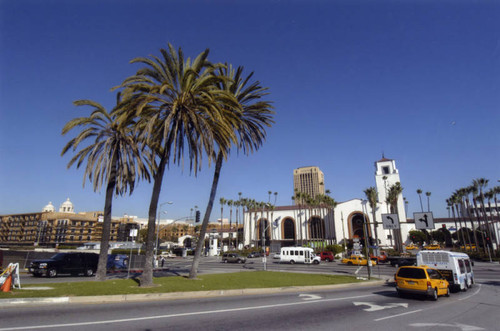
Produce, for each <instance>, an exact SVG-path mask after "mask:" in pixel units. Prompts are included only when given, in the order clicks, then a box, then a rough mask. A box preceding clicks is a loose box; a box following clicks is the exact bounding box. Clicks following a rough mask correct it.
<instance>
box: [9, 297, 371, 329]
mask: <svg viewBox="0 0 500 331" xmlns="http://www.w3.org/2000/svg"><path fill="white" fill-rule="evenodd" d="M376 295H377V294H367V295H357V296H352V297H344V298H332V299H321V300H310V301H300V302H291V303H282V304H272V305H265V306H253V307H242V308H232V309H220V310H208V311H199V312H189V313H180V314H168V315H157V316H147V317H135V318H124V319H116V320H104V321H92V322H80V323H66V324H51V325H33V326H19V327H8V328H0V331H7V330H25V329H51V328H68V327H72V326H87V325H99V324H107V323H124V322H135V321H146V320H155V319H162V318H173V317H183V316H195V315H209V314H220V313H228V312H234V311H245V310H260V309H268V308H276V307H286V306H297V305H305V304H310V303H318V302H328V301H330V302H332V301H342V300H352V299H354V300H355V299H361V298H366V297H372V296H376Z"/></svg>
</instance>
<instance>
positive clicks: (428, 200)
mask: <svg viewBox="0 0 500 331" xmlns="http://www.w3.org/2000/svg"><path fill="white" fill-rule="evenodd" d="M425 196H426V197H427V211H429V212H430V211H431V203H430V197H431V192H425Z"/></svg>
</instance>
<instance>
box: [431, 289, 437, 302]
mask: <svg viewBox="0 0 500 331" xmlns="http://www.w3.org/2000/svg"><path fill="white" fill-rule="evenodd" d="M431 299H432V301H436V300H437V299H438V291H437V288H435V289H434V291H433V292H432V296H431Z"/></svg>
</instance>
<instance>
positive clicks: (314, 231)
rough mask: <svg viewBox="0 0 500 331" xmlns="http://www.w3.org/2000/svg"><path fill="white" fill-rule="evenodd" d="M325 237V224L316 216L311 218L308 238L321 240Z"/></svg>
mask: <svg viewBox="0 0 500 331" xmlns="http://www.w3.org/2000/svg"><path fill="white" fill-rule="evenodd" d="M324 236H325V223H324V222H323V220H322V219H321V218H319V217H317V216H313V217H312V218H311V220H310V224H309V238H310V239H323V238H324Z"/></svg>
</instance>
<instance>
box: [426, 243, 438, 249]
mask: <svg viewBox="0 0 500 331" xmlns="http://www.w3.org/2000/svg"><path fill="white" fill-rule="evenodd" d="M424 249H427V250H439V249H441V246H440V245H438V244H432V245H427V246H424Z"/></svg>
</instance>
